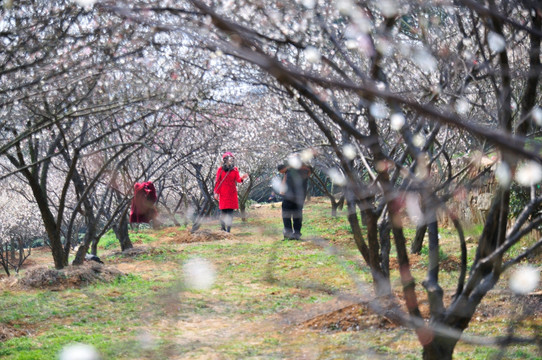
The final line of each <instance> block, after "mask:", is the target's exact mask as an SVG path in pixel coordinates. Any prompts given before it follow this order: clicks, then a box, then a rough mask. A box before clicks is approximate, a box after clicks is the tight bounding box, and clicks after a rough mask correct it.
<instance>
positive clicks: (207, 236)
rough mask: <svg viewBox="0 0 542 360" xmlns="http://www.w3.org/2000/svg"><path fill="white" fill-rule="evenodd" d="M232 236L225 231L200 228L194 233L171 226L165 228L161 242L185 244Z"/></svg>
mask: <svg viewBox="0 0 542 360" xmlns="http://www.w3.org/2000/svg"><path fill="white" fill-rule="evenodd" d="M231 237H232V235H231V233H227V232H225V231H212V230H198V231H196V232H194V233H192V232H190V231H189V230H179V229H176V228H169V229H164V230H163V232H162V234H161V236H160V240H159V243H174V244H184V243H194V242H206V241H217V240H224V239H231Z"/></svg>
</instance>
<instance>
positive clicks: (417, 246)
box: [410, 225, 427, 254]
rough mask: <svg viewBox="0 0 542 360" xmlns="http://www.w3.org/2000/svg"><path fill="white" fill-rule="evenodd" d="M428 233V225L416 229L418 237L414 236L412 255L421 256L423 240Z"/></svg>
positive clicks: (411, 248) (411, 246)
mask: <svg viewBox="0 0 542 360" xmlns="http://www.w3.org/2000/svg"><path fill="white" fill-rule="evenodd" d="M426 231H427V225H420V226H418V227H417V228H416V235H415V236H414V239H413V240H412V244H411V245H410V253H411V254H419V253H420V252H421V251H422V246H423V238H424V237H425V233H426Z"/></svg>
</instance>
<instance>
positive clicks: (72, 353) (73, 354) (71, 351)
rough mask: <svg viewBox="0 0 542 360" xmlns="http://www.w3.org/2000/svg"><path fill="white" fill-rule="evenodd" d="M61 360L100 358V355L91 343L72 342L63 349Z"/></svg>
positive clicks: (91, 359)
mask: <svg viewBox="0 0 542 360" xmlns="http://www.w3.org/2000/svg"><path fill="white" fill-rule="evenodd" d="M60 360H100V355H99V354H98V351H96V349H95V348H94V347H93V346H91V345H87V344H71V345H68V346H65V347H64V348H63V349H62V351H61V352H60Z"/></svg>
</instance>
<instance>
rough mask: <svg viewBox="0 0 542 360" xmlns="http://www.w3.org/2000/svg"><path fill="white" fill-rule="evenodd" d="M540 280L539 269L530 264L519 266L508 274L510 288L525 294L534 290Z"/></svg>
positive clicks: (517, 292)
mask: <svg viewBox="0 0 542 360" xmlns="http://www.w3.org/2000/svg"><path fill="white" fill-rule="evenodd" d="M539 281H540V271H539V270H538V269H536V268H535V267H534V266H531V265H522V266H519V267H518V268H517V269H516V270H515V271H514V272H513V273H512V275H511V276H510V283H509V285H510V290H512V291H513V292H515V293H516V294H520V295H525V294H528V293H530V292H532V291H534V290H535V289H536V288H537V287H538V282H539Z"/></svg>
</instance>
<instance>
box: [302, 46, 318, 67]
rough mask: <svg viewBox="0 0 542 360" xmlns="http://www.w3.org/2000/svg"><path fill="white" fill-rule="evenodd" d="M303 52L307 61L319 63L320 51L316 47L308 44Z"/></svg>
mask: <svg viewBox="0 0 542 360" xmlns="http://www.w3.org/2000/svg"><path fill="white" fill-rule="evenodd" d="M303 53H304V54H305V58H307V61H308V62H311V63H313V64H316V63H319V62H320V59H321V58H322V55H320V51H318V49H317V48H315V47H314V46H308V47H307V48H306V49H305V51H304V52H303Z"/></svg>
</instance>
